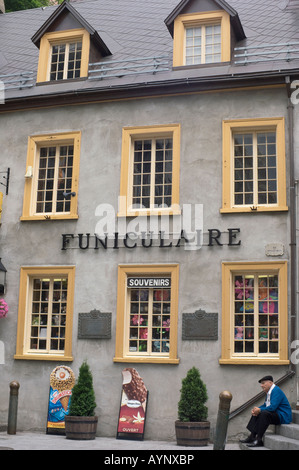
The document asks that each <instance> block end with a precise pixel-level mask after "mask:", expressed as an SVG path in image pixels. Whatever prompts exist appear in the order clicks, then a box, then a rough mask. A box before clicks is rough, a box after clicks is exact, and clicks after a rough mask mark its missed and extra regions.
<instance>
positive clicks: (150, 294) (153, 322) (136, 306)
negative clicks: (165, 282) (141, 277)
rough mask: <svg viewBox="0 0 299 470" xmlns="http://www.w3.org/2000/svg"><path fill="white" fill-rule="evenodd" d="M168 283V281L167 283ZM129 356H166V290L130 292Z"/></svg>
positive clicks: (168, 311)
mask: <svg viewBox="0 0 299 470" xmlns="http://www.w3.org/2000/svg"><path fill="white" fill-rule="evenodd" d="M169 284H170V280H169ZM128 293H129V353H134V354H138V353H141V354H143V353H145V354H147V355H152V354H159V355H161V354H162V355H163V354H166V355H168V354H169V339H170V328H171V316H170V311H171V304H170V300H171V295H170V289H169V288H163V289H162V288H158V289H144V288H142V289H134V288H133V289H129V292H128Z"/></svg>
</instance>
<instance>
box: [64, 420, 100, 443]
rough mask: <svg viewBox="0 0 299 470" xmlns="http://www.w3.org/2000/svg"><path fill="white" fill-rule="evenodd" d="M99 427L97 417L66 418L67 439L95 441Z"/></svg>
mask: <svg viewBox="0 0 299 470" xmlns="http://www.w3.org/2000/svg"><path fill="white" fill-rule="evenodd" d="M97 425H98V417H97V416H66V417H65V435H66V438H67V439H76V440H93V439H95V437H96V431H97Z"/></svg>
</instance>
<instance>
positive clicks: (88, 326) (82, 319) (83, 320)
mask: <svg viewBox="0 0 299 470" xmlns="http://www.w3.org/2000/svg"><path fill="white" fill-rule="evenodd" d="M78 338H79V339H110V338H111V313H104V312H100V311H99V310H92V311H91V312H89V313H79V325H78Z"/></svg>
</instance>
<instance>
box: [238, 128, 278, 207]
mask: <svg viewBox="0 0 299 470" xmlns="http://www.w3.org/2000/svg"><path fill="white" fill-rule="evenodd" d="M234 204H235V205H253V206H257V205H270V204H277V156H276V133H275V132H254V133H251V132H250V133H249V132H248V133H236V134H234Z"/></svg>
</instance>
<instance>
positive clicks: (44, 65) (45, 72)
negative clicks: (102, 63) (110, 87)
mask: <svg viewBox="0 0 299 470" xmlns="http://www.w3.org/2000/svg"><path fill="white" fill-rule="evenodd" d="M77 40H78V41H80V40H81V41H82V56H81V68H80V78H81V77H87V76H88V63H89V47H90V35H89V33H88V32H87V31H86V30H85V29H84V28H80V29H70V30H67V31H56V32H53V33H45V34H44V35H43V37H42V38H41V42H40V50H39V61H38V69H37V78H36V82H37V83H40V82H47V81H49V79H50V62H51V57H50V56H51V46H52V45H53V44H58V43H61V42H62V43H63V42H66V43H67V42H71V41H77ZM59 81H61V80H59Z"/></svg>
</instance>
